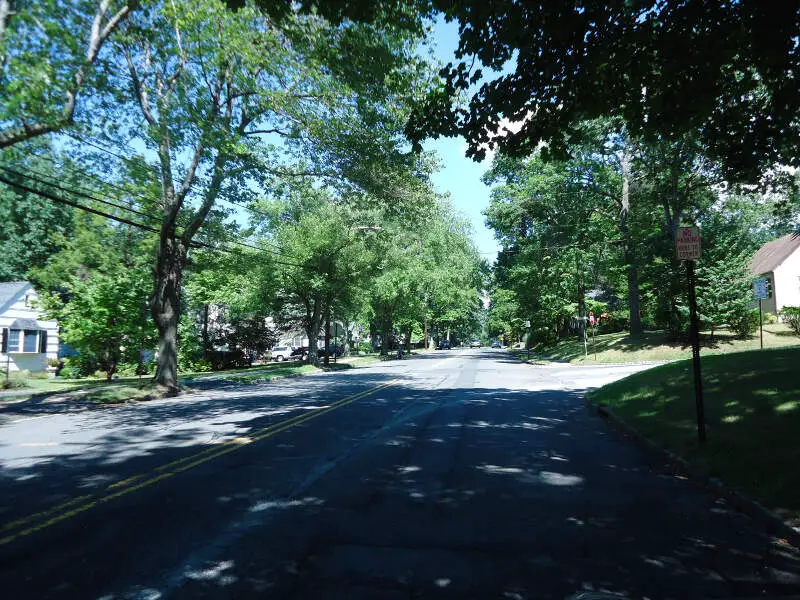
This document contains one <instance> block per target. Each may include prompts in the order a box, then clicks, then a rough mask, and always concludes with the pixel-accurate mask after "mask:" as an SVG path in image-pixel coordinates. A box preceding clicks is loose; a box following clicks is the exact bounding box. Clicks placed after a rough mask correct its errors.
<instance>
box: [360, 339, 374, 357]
mask: <svg viewBox="0 0 800 600" xmlns="http://www.w3.org/2000/svg"><path fill="white" fill-rule="evenodd" d="M358 351H359V352H364V353H366V354H369V353H370V352H372V343H371V342H370V341H369V340H362V341H361V342H359V344H358Z"/></svg>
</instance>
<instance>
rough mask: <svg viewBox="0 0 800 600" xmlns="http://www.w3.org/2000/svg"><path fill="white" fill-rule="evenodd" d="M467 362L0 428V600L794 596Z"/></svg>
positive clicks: (525, 376)
mask: <svg viewBox="0 0 800 600" xmlns="http://www.w3.org/2000/svg"><path fill="white" fill-rule="evenodd" d="M639 368H641V367H611V366H602V367H570V366H567V365H559V366H545V367H534V366H530V365H523V364H521V363H519V362H518V361H516V360H514V359H513V358H512V357H510V355H508V354H507V353H505V352H502V351H492V350H486V349H483V350H474V351H463V352H451V353H442V354H435V355H426V356H422V357H418V358H413V359H410V360H404V361H391V362H389V363H384V364H381V365H378V366H375V367H370V368H365V369H357V370H353V371H348V372H338V373H329V374H324V375H318V376H309V377H303V378H297V379H289V380H284V381H282V382H274V383H271V384H265V385H260V386H241V387H236V386H229V387H224V386H221V385H218V386H217V387H215V388H212V389H207V390H203V391H201V392H200V393H198V394H195V395H193V396H189V397H185V398H181V399H178V400H171V401H155V402H148V403H142V404H136V405H129V406H124V407H117V408H110V409H103V410H90V411H87V410H82V407H80V406H74V405H69V404H64V403H61V404H57V403H56V404H46V403H45V404H42V403H40V404H26V403H23V404H17V405H13V406H7V407H5V408H4V409H3V410H0V460H2V464H0V522H2V523H5V525H0V598H3V599H21V600H31V599H38V598H70V599H71V598H75V599H91V600H112V599H122V598H126V599H150V600H155V599H161V598H175V599H194V598H268V599H272V598H275V599H278V598H280V599H284V598H286V599H298V600H300V599H314V598H324V599H338V598H342V599H347V600H364V599H371V598H381V599H384V598H385V599H389V600H393V599H418V598H437V599H438V598H442V599H446V598H476V599H477V598H480V599H493V598H498V599H512V600H514V599H527V598H567V597H571V596H574V595H575V594H579V593H581V592H586V591H590V590H596V591H600V590H605V591H608V592H612V593H615V594H620V595H624V596H626V597H629V598H756V597H769V598H781V597H789V596H792V595H797V596H800V553H798V552H797V551H796V550H794V549H792V548H791V547H789V546H786V545H785V544H784V543H782V542H781V541H780V540H775V539H773V538H771V537H770V536H769V535H767V533H766V532H765V531H764V530H763V528H762V527H761V526H760V525H758V524H757V523H755V522H753V521H751V520H750V519H749V518H748V517H745V516H744V515H742V514H739V513H737V512H736V511H734V510H732V509H731V508H730V507H728V506H727V505H726V504H725V503H724V502H722V501H720V500H718V499H716V498H714V497H713V496H711V495H710V494H708V493H707V492H705V491H702V490H700V489H698V488H696V487H695V486H693V485H692V484H690V483H689V482H687V481H684V480H681V479H680V478H676V477H674V476H672V475H670V474H669V473H668V472H666V471H664V470H662V469H660V468H659V465H654V464H650V463H649V462H648V459H647V458H646V457H645V456H643V455H642V454H641V453H640V452H639V451H638V450H637V449H636V447H634V446H633V445H632V444H630V442H628V441H627V440H625V439H622V438H621V437H620V436H619V435H618V434H617V433H615V432H613V431H610V430H609V429H607V427H606V425H605V424H604V423H603V422H602V421H600V420H599V419H597V418H596V417H593V416H591V415H589V414H588V413H587V411H586V409H585V408H584V406H583V402H582V398H581V396H582V393H583V392H584V391H585V390H586V389H587V388H588V387H593V386H597V385H601V384H603V383H606V382H608V381H612V380H614V379H617V378H619V377H622V376H624V375H626V374H628V373H630V372H633V371H635V370H637V369H639Z"/></svg>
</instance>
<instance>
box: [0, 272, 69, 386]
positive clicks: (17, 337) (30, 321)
mask: <svg viewBox="0 0 800 600" xmlns="http://www.w3.org/2000/svg"><path fill="white" fill-rule="evenodd" d="M37 300H38V294H37V293H36V290H34V289H33V286H32V285H31V284H30V283H28V282H27V281H12V282H8V283H0V334H2V346H0V372H5V370H6V367H8V370H9V371H11V372H14V371H31V372H36V371H45V370H46V369H47V359H49V358H53V359H55V358H58V323H56V322H55V321H48V320H46V319H44V318H43V316H42V311H41V310H40V309H39V308H37V307H36V301H37Z"/></svg>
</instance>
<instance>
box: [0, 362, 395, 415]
mask: <svg viewBox="0 0 800 600" xmlns="http://www.w3.org/2000/svg"><path fill="white" fill-rule="evenodd" d="M379 360H381V357H380V356H379V355H367V356H355V357H348V358H345V359H340V360H339V361H338V362H337V363H336V364H334V363H333V362H331V365H330V367H328V368H329V369H331V370H333V369H337V368H339V369H349V368H352V367H363V366H367V365H369V364H371V363H374V362H377V361H379ZM323 369H325V367H323ZM317 370H319V369H317V368H316V367H314V366H313V365H309V364H305V363H301V362H280V363H278V362H274V363H268V364H265V365H257V366H254V367H251V368H249V369H230V370H226V371H213V372H188V373H181V381H183V382H187V381H191V380H195V381H196V380H202V379H205V378H213V379H224V380H225V381H232V382H236V383H260V382H263V381H269V380H270V379H271V378H273V377H283V376H286V375H294V374H304V373H310V372H314V371H317ZM11 379H12V381H15V383H16V385H15V386H14V387H12V388H11V389H9V390H5V391H8V392H13V394H4V395H0V402H4V401H5V402H8V401H16V400H22V399H25V398H29V397H30V396H33V395H37V394H47V395H53V394H62V393H63V394H66V393H69V392H77V391H85V390H90V392H89V393H86V394H83V393H81V394H80V397H81V398H83V399H86V400H91V401H95V402H100V403H102V404H115V403H119V402H123V401H125V400H131V399H145V398H153V397H158V396H159V392H158V390H157V389H155V388H154V387H153V386H152V385H151V384H150V380H151V378H150V376H144V377H142V380H141V382H142V385H141V387H139V379H138V377H121V378H119V379H114V380H112V381H108V380H106V379H96V378H88V377H87V378H83V379H61V378H52V377H39V376H27V377H24V378H21V377H20V376H19V375H17V374H12V375H11Z"/></svg>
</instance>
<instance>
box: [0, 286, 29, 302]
mask: <svg viewBox="0 0 800 600" xmlns="http://www.w3.org/2000/svg"><path fill="white" fill-rule="evenodd" d="M29 285H30V284H29V283H28V282H27V281H7V282H5V283H0V308H3V307H4V306H5V305H6V304H8V302H9V301H10V300H11V299H13V298H14V297H15V296H16V295H17V294H19V293H20V292H21V291H22V290H24V289H25V288H26V287H28V286H29Z"/></svg>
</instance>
